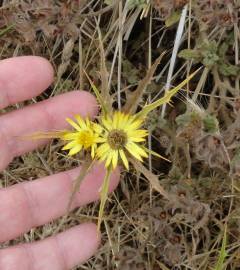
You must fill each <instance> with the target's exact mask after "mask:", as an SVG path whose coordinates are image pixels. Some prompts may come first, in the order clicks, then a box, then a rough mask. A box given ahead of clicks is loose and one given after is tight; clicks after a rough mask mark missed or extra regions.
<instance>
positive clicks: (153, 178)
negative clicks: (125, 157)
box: [131, 159, 170, 200]
mask: <svg viewBox="0 0 240 270" xmlns="http://www.w3.org/2000/svg"><path fill="white" fill-rule="evenodd" d="M131 163H132V164H133V165H134V167H135V169H136V170H137V171H139V172H141V173H142V174H143V175H144V176H145V177H146V178H147V179H148V181H149V182H150V184H151V185H152V187H153V189H155V190H156V191H158V192H159V193H160V194H161V195H162V196H163V197H164V198H166V199H168V200H170V195H169V194H168V192H167V191H166V190H165V189H164V188H163V187H162V186H161V185H160V184H159V180H158V177H157V176H156V175H154V174H153V173H151V172H150V171H149V170H148V169H147V168H146V167H145V166H144V165H143V164H142V163H141V162H139V161H138V160H135V159H131Z"/></svg>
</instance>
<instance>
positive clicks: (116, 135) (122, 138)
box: [107, 129, 127, 150]
mask: <svg viewBox="0 0 240 270" xmlns="http://www.w3.org/2000/svg"><path fill="white" fill-rule="evenodd" d="M107 140H108V144H109V145H110V146H111V148H112V149H114V150H118V149H121V148H123V147H124V146H125V145H126V143H127V134H126V133H125V132H124V131H123V130H119V129H113V130H112V131H110V132H109V134H108V137H107Z"/></svg>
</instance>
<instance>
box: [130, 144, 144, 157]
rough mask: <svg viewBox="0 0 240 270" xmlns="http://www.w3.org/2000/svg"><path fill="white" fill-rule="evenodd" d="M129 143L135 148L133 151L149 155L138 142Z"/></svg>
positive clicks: (141, 154)
mask: <svg viewBox="0 0 240 270" xmlns="http://www.w3.org/2000/svg"><path fill="white" fill-rule="evenodd" d="M129 145H130V147H131V148H132V149H133V151H134V152H137V153H138V154H139V155H140V156H142V157H148V154H147V153H146V152H145V151H144V149H143V148H141V147H140V146H138V145H137V144H136V143H134V142H132V143H129Z"/></svg>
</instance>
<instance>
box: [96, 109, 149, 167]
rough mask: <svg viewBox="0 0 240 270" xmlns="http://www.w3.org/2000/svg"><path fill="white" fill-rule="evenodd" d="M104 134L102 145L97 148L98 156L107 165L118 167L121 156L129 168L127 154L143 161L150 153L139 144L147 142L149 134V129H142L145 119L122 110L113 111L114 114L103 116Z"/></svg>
mask: <svg viewBox="0 0 240 270" xmlns="http://www.w3.org/2000/svg"><path fill="white" fill-rule="evenodd" d="M101 122H102V127H103V129H104V130H103V134H102V142H101V145H99V146H98V148H97V150H96V156H97V158H99V159H100V160H101V161H104V162H105V166H106V167H107V168H109V167H110V166H112V168H113V169H114V168H116V166H117V164H118V160H119V158H121V160H122V162H123V164H124V166H125V167H126V169H128V168H129V164H128V158H127V155H129V154H130V155H132V156H133V157H135V158H136V159H138V160H140V161H142V158H144V157H147V156H148V154H147V152H146V151H145V149H144V148H143V147H142V146H141V145H139V143H141V142H145V141H146V139H145V137H146V136H147V135H148V132H147V130H145V129H140V127H141V126H142V124H143V119H140V118H136V117H135V116H133V115H130V114H125V113H123V112H120V111H116V112H114V113H113V116H112V117H110V116H106V117H102V119H101Z"/></svg>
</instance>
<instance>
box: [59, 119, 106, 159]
mask: <svg viewBox="0 0 240 270" xmlns="http://www.w3.org/2000/svg"><path fill="white" fill-rule="evenodd" d="M75 118H76V120H77V122H74V121H73V120H72V119H69V118H67V119H66V120H67V122H68V123H69V124H70V125H71V126H72V127H73V128H74V129H75V130H74V131H66V132H65V133H64V135H62V137H61V139H63V140H65V141H70V142H69V143H67V144H66V145H65V146H64V147H63V150H69V153H68V154H69V155H70V156H72V155H75V154H77V153H78V152H80V151H81V150H82V149H84V150H87V149H88V148H91V156H92V158H94V156H95V150H96V147H97V143H99V142H101V141H102V139H101V138H100V133H101V132H102V128H101V127H100V126H99V125H98V124H96V123H94V122H91V121H90V120H89V119H88V118H87V119H85V120H83V119H82V118H81V116H80V115H76V116H75Z"/></svg>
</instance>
